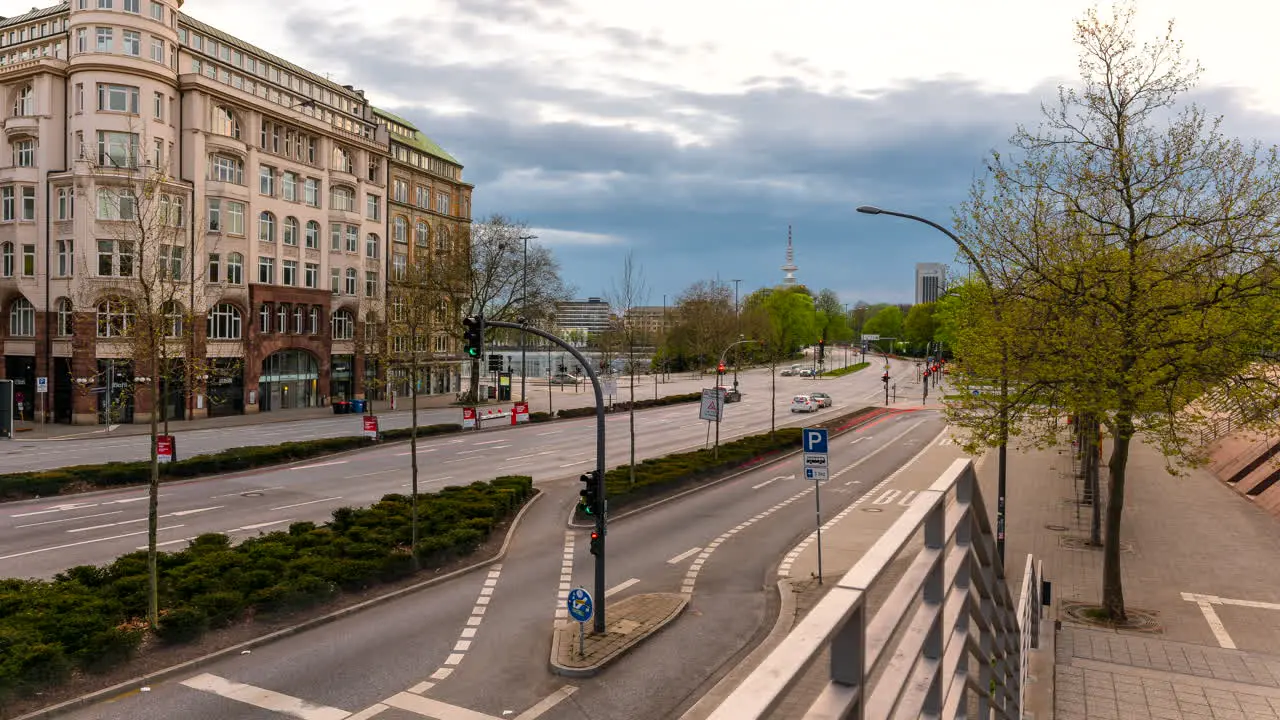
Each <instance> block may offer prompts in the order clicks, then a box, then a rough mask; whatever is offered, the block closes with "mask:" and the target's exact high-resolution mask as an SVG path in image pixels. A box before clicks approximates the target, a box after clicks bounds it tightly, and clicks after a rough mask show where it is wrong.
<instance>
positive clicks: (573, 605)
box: [569, 588, 593, 623]
mask: <svg viewBox="0 0 1280 720" xmlns="http://www.w3.org/2000/svg"><path fill="white" fill-rule="evenodd" d="M592 609H593V608H592V605H591V593H589V592H587V591H586V590H583V589H582V588H574V589H572V590H570V591H569V616H570V617H572V618H573V619H574V620H577V621H578V622H580V623H584V622H586V621H588V620H590V619H591V612H592Z"/></svg>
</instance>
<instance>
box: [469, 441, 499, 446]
mask: <svg viewBox="0 0 1280 720" xmlns="http://www.w3.org/2000/svg"><path fill="white" fill-rule="evenodd" d="M500 442H506V440H485V441H483V442H478V443H471V444H472V445H496V444H498V443H500Z"/></svg>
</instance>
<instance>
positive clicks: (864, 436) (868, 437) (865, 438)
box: [849, 435, 871, 445]
mask: <svg viewBox="0 0 1280 720" xmlns="http://www.w3.org/2000/svg"><path fill="white" fill-rule="evenodd" d="M870 439H871V437H870V436H868V435H863V436H861V437H859V438H858V439H857V440H854V441H853V442H851V443H849V444H850V445H857V444H858V443H860V442H862V441H863V440H870Z"/></svg>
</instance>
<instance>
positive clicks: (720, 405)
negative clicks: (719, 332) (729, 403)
mask: <svg viewBox="0 0 1280 720" xmlns="http://www.w3.org/2000/svg"><path fill="white" fill-rule="evenodd" d="M738 338H739V339H738V340H737V341H735V342H732V343H729V347H726V348H725V349H724V352H722V353H720V362H718V363H716V444H715V448H714V449H713V450H712V451H711V456H712V457H713V458H715V459H717V460H718V459H719V458H720V416H721V415H724V406H725V402H724V398H722V397H720V384H721V383H722V382H723V379H722V378H721V373H720V366H721V365H724V359H725V356H727V355H728V354H729V351H730V350H732V349H733V348H735V347H737V346H738V345H745V344H746V343H753V342H759V340H742V339H741V338H742V336H741V335H739V336H738ZM735 367H736V366H735ZM733 389H734V390H737V389H738V388H737V383H734V388H733Z"/></svg>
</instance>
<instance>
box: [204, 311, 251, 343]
mask: <svg viewBox="0 0 1280 720" xmlns="http://www.w3.org/2000/svg"><path fill="white" fill-rule="evenodd" d="M241 322H242V319H241V317H240V308H238V307H236V306H235V305H232V304H231V303H218V304H217V305H214V306H213V308H212V309H211V310H209V319H208V322H207V323H206V325H205V333H206V335H207V336H208V338H209V339H210V340H239V339H240V335H241V333H242V332H243V330H242V328H241Z"/></svg>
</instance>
